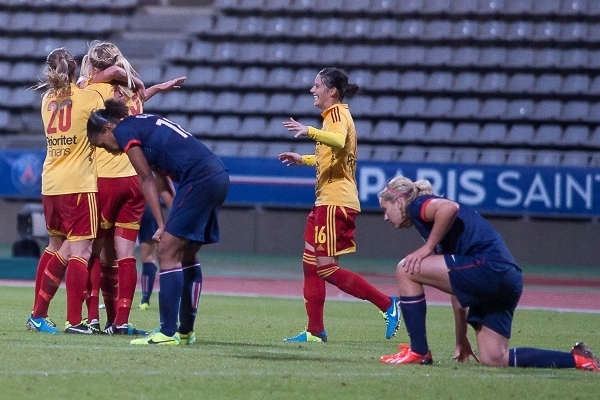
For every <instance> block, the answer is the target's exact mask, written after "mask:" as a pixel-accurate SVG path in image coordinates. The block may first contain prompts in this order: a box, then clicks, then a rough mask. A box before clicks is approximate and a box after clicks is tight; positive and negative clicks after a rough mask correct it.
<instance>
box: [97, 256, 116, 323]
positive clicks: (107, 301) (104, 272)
mask: <svg viewBox="0 0 600 400" xmlns="http://www.w3.org/2000/svg"><path fill="white" fill-rule="evenodd" d="M100 288H101V289H102V298H103V299H104V307H105V310H106V322H107V323H111V324H112V323H113V322H115V315H116V308H115V303H116V301H117V268H116V267H113V266H112V265H108V264H107V263H105V262H104V261H100Z"/></svg>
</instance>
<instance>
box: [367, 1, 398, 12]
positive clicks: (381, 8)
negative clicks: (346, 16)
mask: <svg viewBox="0 0 600 400" xmlns="http://www.w3.org/2000/svg"><path fill="white" fill-rule="evenodd" d="M399 3H400V0H372V1H371V5H370V7H369V11H370V12H371V13H373V14H389V13H392V14H393V13H396V10H397V9H398V5H399Z"/></svg>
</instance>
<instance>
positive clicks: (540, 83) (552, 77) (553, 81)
mask: <svg viewBox="0 0 600 400" xmlns="http://www.w3.org/2000/svg"><path fill="white" fill-rule="evenodd" d="M561 86H562V77H561V76H560V75H559V74H555V73H549V74H542V75H540V76H538V77H537V79H536V81H535V84H534V86H533V89H532V91H533V93H543V94H553V93H557V92H559V91H560V88H561Z"/></svg>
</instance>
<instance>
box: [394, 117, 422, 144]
mask: <svg viewBox="0 0 600 400" xmlns="http://www.w3.org/2000/svg"><path fill="white" fill-rule="evenodd" d="M426 131H427V126H426V124H425V122H420V121H407V122H406V123H404V125H402V129H400V135H399V139H400V140H402V141H403V142H422V141H423V140H424V139H425V134H426Z"/></svg>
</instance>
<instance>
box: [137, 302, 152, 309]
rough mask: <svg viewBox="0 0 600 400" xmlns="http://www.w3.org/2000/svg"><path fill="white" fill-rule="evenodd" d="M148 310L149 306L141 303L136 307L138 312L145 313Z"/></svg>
mask: <svg viewBox="0 0 600 400" xmlns="http://www.w3.org/2000/svg"><path fill="white" fill-rule="evenodd" d="M148 308H150V304H148V303H141V304H140V305H139V306H138V310H141V311H146V310H147V309H148Z"/></svg>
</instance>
